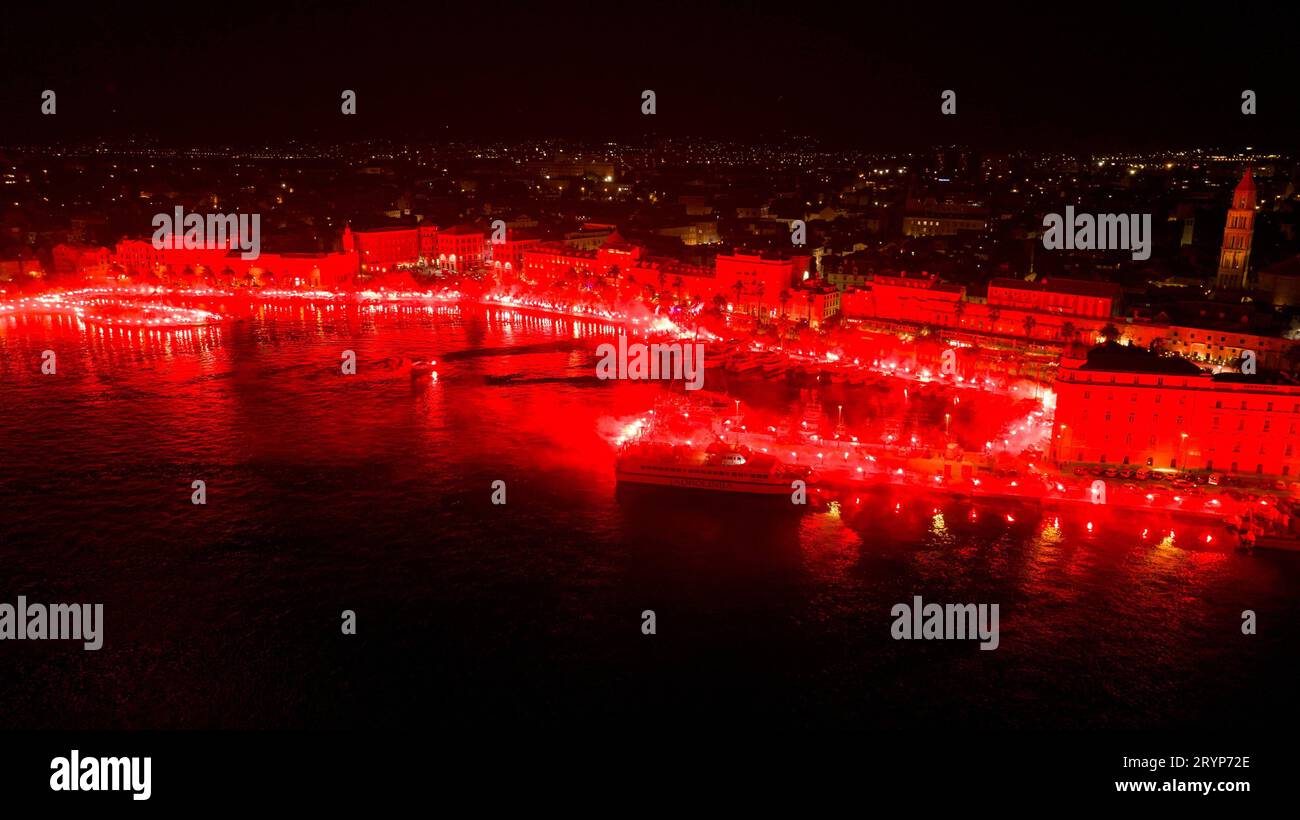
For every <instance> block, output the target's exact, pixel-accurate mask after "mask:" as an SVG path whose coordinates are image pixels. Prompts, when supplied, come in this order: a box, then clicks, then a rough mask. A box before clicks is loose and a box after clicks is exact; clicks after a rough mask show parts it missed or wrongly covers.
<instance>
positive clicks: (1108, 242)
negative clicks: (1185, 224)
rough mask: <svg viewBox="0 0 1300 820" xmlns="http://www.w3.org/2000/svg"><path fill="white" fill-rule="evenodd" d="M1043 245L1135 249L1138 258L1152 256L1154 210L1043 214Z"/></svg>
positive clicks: (1068, 210)
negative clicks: (1152, 211) (1139, 212)
mask: <svg viewBox="0 0 1300 820" xmlns="http://www.w3.org/2000/svg"><path fill="white" fill-rule="evenodd" d="M1043 227H1044V228H1046V229H1047V230H1046V231H1044V232H1043V247H1044V248H1046V249H1047V250H1049V251H1059V250H1080V251H1093V250H1096V251H1113V250H1131V251H1133V258H1134V259H1137V260H1143V259H1150V258H1151V214H1096V215H1095V216H1094V215H1093V214H1076V213H1075V212H1074V206H1073V205H1067V206H1066V207H1065V216H1061V215H1060V214H1047V215H1046V216H1044V217H1043Z"/></svg>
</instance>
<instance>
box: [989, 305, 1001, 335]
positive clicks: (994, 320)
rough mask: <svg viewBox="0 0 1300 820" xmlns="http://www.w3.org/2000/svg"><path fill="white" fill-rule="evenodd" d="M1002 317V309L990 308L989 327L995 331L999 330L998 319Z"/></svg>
mask: <svg viewBox="0 0 1300 820" xmlns="http://www.w3.org/2000/svg"><path fill="white" fill-rule="evenodd" d="M1001 318H1002V311H1000V310H998V309H997V308H989V324H990V325H991V327H990V328H989V329H990V330H992V331H993V332H994V333H997V332H998V319H1001Z"/></svg>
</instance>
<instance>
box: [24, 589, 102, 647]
mask: <svg viewBox="0 0 1300 820" xmlns="http://www.w3.org/2000/svg"><path fill="white" fill-rule="evenodd" d="M103 626H104V605H103V604H95V605H94V606H91V605H90V604H50V605H49V606H46V605H45V604H29V603H27V598H26V597H25V596H23V595H19V596H18V605H17V606H14V605H13V604H0V641H83V642H84V643H83V644H82V646H83V647H84V648H85V649H90V650H95V649H99V648H100V647H102V646H103V645H104V635H103Z"/></svg>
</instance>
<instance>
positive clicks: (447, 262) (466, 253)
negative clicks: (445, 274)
mask: <svg viewBox="0 0 1300 820" xmlns="http://www.w3.org/2000/svg"><path fill="white" fill-rule="evenodd" d="M437 248H438V253H437V262H438V266H439V267H442V268H447V269H449V270H454V271H457V272H460V273H465V272H468V271H473V270H478V269H479V268H482V267H483V266H484V264H485V260H486V258H487V237H485V236H484V235H483V231H482V230H481V229H479V228H476V227H474V226H473V225H456V226H454V227H451V228H447V229H446V230H443V231H439V232H438V239H437Z"/></svg>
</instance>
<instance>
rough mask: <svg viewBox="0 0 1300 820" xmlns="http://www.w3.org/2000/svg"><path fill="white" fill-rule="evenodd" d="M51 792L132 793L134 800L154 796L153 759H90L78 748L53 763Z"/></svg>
mask: <svg viewBox="0 0 1300 820" xmlns="http://www.w3.org/2000/svg"><path fill="white" fill-rule="evenodd" d="M50 769H52V770H53V771H54V774H52V775H50V789H52V790H53V791H56V792H78V791H80V792H131V799H132V800H148V799H149V796H150V795H151V794H153V785H152V783H151V781H152V780H153V772H152V769H153V758H152V757H146V758H139V757H87V758H82V757H81V752H79V751H77V750H76V749H73V750H72V754H70V755H68V756H67V757H56V758H54V759H53V760H51V761H50Z"/></svg>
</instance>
